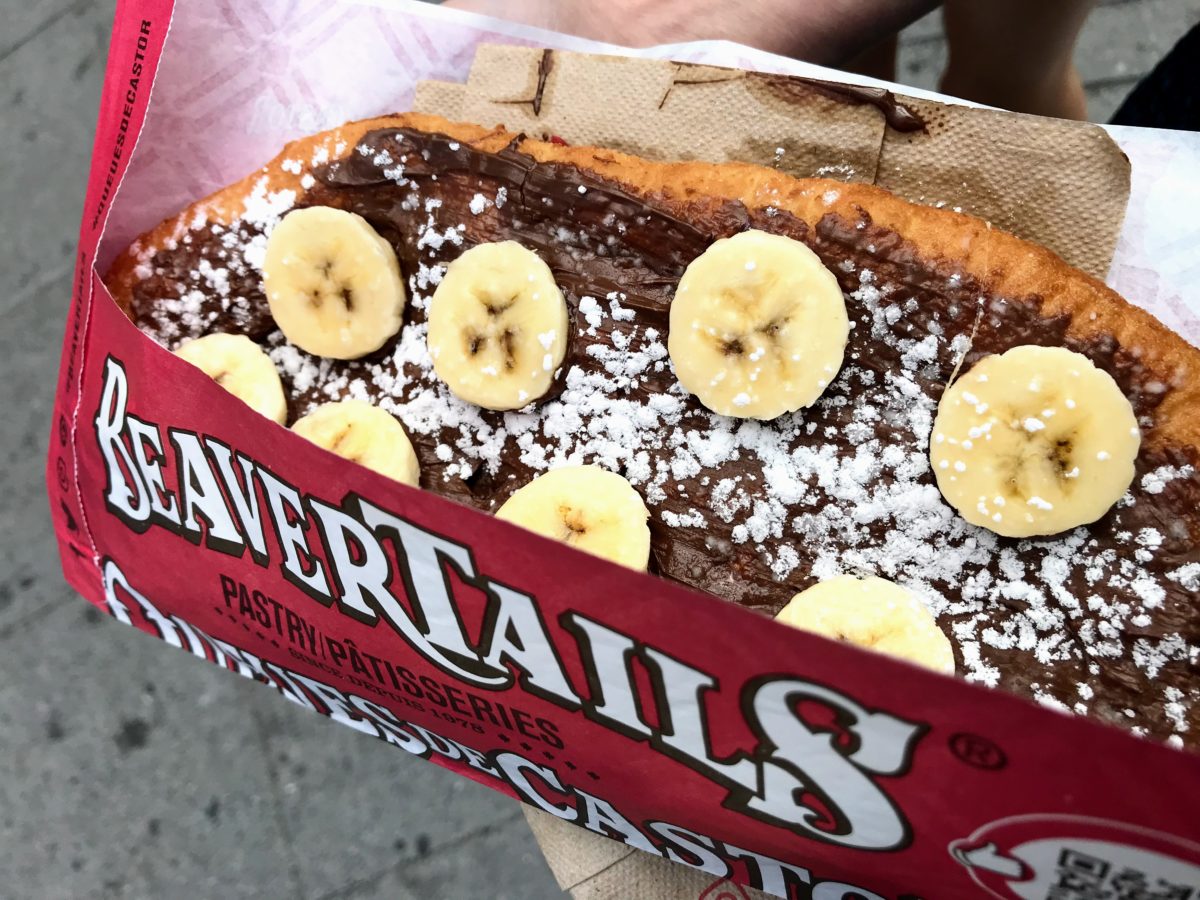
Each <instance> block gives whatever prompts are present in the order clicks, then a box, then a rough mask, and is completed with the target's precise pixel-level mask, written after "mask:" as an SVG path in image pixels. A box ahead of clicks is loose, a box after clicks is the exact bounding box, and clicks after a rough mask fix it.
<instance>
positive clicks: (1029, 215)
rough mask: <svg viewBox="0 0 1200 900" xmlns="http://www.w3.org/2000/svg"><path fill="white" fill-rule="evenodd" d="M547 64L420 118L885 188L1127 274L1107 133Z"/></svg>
mask: <svg viewBox="0 0 1200 900" xmlns="http://www.w3.org/2000/svg"><path fill="white" fill-rule="evenodd" d="M545 52H546V51H543V50H542V49H541V48H537V47H514V46H507V45H505V46H500V45H491V44H483V45H481V46H480V47H479V49H478V51H477V53H476V55H475V62H474V64H473V65H472V67H471V74H470V77H469V79H468V82H467V84H466V87H465V90H464V89H463V88H462V86H454V85H448V84H440V83H435V84H430V83H425V84H422V85H421V86H420V87H419V88H418V90H417V95H416V100H415V108H416V109H418V110H419V111H422V112H436V113H439V114H441V115H446V116H447V117H448V118H453V119H461V120H464V121H468V122H476V123H479V124H482V125H496V124H502V125H504V126H505V127H507V128H508V129H510V130H512V131H523V132H525V133H527V134H530V135H533V136H536V137H542V136H544V135H557V136H559V137H561V138H563V139H564V140H566V141H567V142H569V143H573V144H594V145H597V146H602V147H610V148H614V149H617V150H624V151H627V152H629V153H634V154H637V155H638V156H643V157H646V158H649V159H699V160H707V161H711V162H724V161H728V160H737V161H741V162H751V163H757V164H759V165H764V166H769V167H772V168H776V169H779V170H780V171H783V172H786V173H788V174H790V175H796V176H799V177H813V176H817V177H827V178H834V179H838V180H842V181H854V182H866V183H874V184H878V185H879V186H881V187H885V188H887V189H888V190H890V191H892V192H893V193H896V194H898V195H900V196H902V197H905V198H906V199H909V200H912V201H914V202H917V203H925V204H929V205H939V206H951V207H954V208H955V209H959V210H961V211H962V212H966V213H970V214H971V215H974V216H978V217H979V218H982V219H985V220H987V221H989V222H991V223H993V224H994V225H996V226H997V227H999V228H1001V229H1003V230H1005V231H1010V232H1012V233H1014V234H1017V235H1019V236H1021V237H1023V238H1026V239H1028V240H1031V241H1033V242H1035V243H1038V244H1042V245H1043V246H1046V247H1049V248H1050V249H1051V250H1053V251H1055V252H1056V253H1057V254H1058V255H1059V256H1061V257H1062V258H1063V259H1065V260H1066V261H1067V262H1069V263H1071V264H1072V265H1074V266H1077V267H1078V268H1080V269H1083V270H1084V271H1085V272H1088V273H1090V274H1092V275H1095V276H1096V277H1097V278H1100V279H1103V278H1104V277H1105V275H1106V274H1107V272H1108V269H1109V265H1110V263H1111V262H1112V258H1113V251H1114V249H1115V248H1116V244H1117V235H1118V234H1119V232H1120V230H1121V221H1122V219H1123V217H1124V214H1125V206H1126V203H1127V202H1128V199H1129V184H1130V167H1129V161H1128V160H1127V159H1126V157H1125V155H1124V154H1123V153H1122V152H1121V151H1120V149H1119V148H1118V147H1117V145H1116V143H1115V142H1114V141H1113V140H1112V138H1111V137H1109V136H1108V134H1107V133H1106V132H1105V131H1104V130H1103V129H1102V128H1100V127H1098V126H1096V125H1088V124H1083V123H1078V122H1067V121H1061V120H1055V119H1043V118H1038V117H1036V116H1024V115H1019V114H1016V113H1009V112H1002V111H999V110H989V109H975V108H971V107H965V106H957V105H950V104H945V103H939V102H936V101H932V100H918V99H916V98H911V97H907V96H898V97H897V100H898V102H901V103H903V104H904V105H905V106H907V107H908V108H910V109H912V110H914V111H916V112H917V113H918V114H919V115H920V116H921V118H923V119H924V120H925V122H926V125H927V129H926V131H923V132H907V133H906V132H900V131H896V130H894V129H892V128H890V127H888V126H887V123H886V121H885V118H884V115H883V113H882V112H881V111H880V110H879V109H878V108H877V107H876V106H873V105H871V104H867V103H856V102H853V101H852V100H850V99H848V98H846V97H845V96H844V95H843V96H840V95H838V94H837V93H830V92H827V91H823V90H821V89H820V88H819V87H815V86H813V85H811V84H810V83H808V82H806V81H804V80H803V79H799V78H794V77H791V76H786V75H766V74H761V73H756V72H745V71H741V70H738V69H727V68H717V67H713V66H705V65H697V64H693V63H678V62H670V61H667V60H659V59H641V58H631V57H619V56H598V55H591V54H585V53H573V52H568V51H562V50H554V51H550V53H551V56H550V58H549V60H550V61H549V67H548V71H546V72H544V73H543V72H542V71H540V67H541V64H542V59H543V54H544V53H545ZM539 81H544V84H543V85H542V87H541V90H540V91H539V87H538V85H539ZM535 96H539V100H540V103H539V109H538V110H536V111H535V110H534V103H533V100H534V97H535Z"/></svg>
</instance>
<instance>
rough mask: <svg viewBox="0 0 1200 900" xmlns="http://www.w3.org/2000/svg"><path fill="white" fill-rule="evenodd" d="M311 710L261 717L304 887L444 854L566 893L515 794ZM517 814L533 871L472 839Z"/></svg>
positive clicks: (498, 876)
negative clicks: (477, 849) (475, 849)
mask: <svg viewBox="0 0 1200 900" xmlns="http://www.w3.org/2000/svg"><path fill="white" fill-rule="evenodd" d="M314 718H315V717H314V716H313V714H312V713H308V712H306V711H305V710H303V709H301V708H299V707H297V706H295V705H293V704H291V703H275V704H272V705H270V706H267V707H264V708H263V710H262V711H261V715H260V717H259V719H260V724H261V728H262V731H263V733H264V735H265V747H266V751H267V753H269V754H270V757H271V761H272V764H273V766H274V768H275V770H276V773H277V776H278V781H279V788H280V808H281V811H282V815H283V818H284V820H285V822H286V823H287V824H286V828H287V831H288V834H289V837H290V839H291V841H292V843H293V846H294V847H295V848H296V851H297V866H298V869H299V872H300V877H301V879H302V881H303V884H304V890H305V895H306V896H308V897H321V896H324V895H326V894H330V893H333V892H335V891H336V890H337V889H339V888H342V887H343V886H345V885H347V884H350V883H357V882H358V881H360V880H362V879H364V878H366V879H368V880H369V879H371V878H374V877H375V876H377V875H378V876H380V877H383V874H384V873H393V874H392V875H390V876H388V877H389V878H392V879H393V880H394V879H395V878H397V877H407V872H408V871H409V869H410V868H411V867H413V866H419V865H422V864H427V861H428V860H429V859H430V858H438V859H442V858H443V857H445V858H444V859H443V861H442V865H443V867H449V868H453V867H454V866H455V865H458V864H460V863H466V861H467V860H468V859H470V860H472V862H471V864H470V865H469V866H468V868H469V869H471V870H472V872H473V877H477V878H480V879H485V878H486V879H487V881H482V880H481V881H480V882H479V883H481V884H483V883H488V884H490V883H492V881H493V880H495V881H497V882H503V881H504V880H505V879H508V880H509V881H510V882H511V881H512V880H514V879H517V880H520V881H521V882H522V884H523V885H524V890H525V896H527V897H530V898H538V897H560V896H562V894H561V892H560V891H559V890H558V888H557V886H556V885H555V884H554V881H553V878H551V876H550V873H549V870H548V869H547V868H546V865H545V862H543V861H542V859H541V855H540V854H538V853H537V849H536V847H535V846H534V844H533V840H532V837H531V835H530V833H529V829H528V828H527V827H526V826H525V820H524V818H523V817H522V816H521V815H520V807H519V806H518V804H517V802H516V801H515V800H512V799H511V798H509V797H506V796H504V795H502V794H500V793H498V792H496V791H494V790H492V789H491V788H489V787H486V786H485V785H482V784H478V783H476V782H473V781H470V780H469V779H466V778H463V777H461V776H458V775H455V774H454V773H452V772H450V771H448V770H446V769H443V768H441V767H440V766H438V765H436V764H434V763H432V762H429V761H426V760H422V759H417V758H413V757H410V756H408V754H406V753H404V752H403V751H400V750H398V749H396V748H394V747H391V746H389V745H387V744H385V743H383V742H382V741H378V740H374V739H372V738H370V737H368V736H365V735H361V734H358V733H357V732H354V731H352V730H351V729H348V728H343V727H341V726H337V725H334V724H333V723H326V722H318V723H315V724H314V722H313V719H314ZM514 817H515V819H516V820H517V824H516V826H515V827H513V828H512V829H510V831H511V833H510V834H509V837H508V840H509V842H510V843H522V842H523V844H524V845H525V849H527V850H532V853H533V857H531V858H532V859H534V860H535V861H536V862H537V863H538V864H539V865H538V866H530V867H529V869H528V871H525V870H524V868H523V867H518V866H517V865H516V863H515V860H513V859H507V858H504V857H497V856H493V855H475V854H473V853H472V852H471V851H470V848H469V847H468V846H467V844H468V843H469V841H468V839H469V838H471V837H472V836H473V835H476V834H478V833H480V832H489V831H490V830H491V829H493V828H496V827H498V826H500V825H503V824H505V823H510V822H512V821H513V820H514ZM305 848H312V852H309V851H307V850H306V849H305ZM318 848H319V849H318ZM330 851H335V852H330ZM396 873H398V874H396ZM372 896H373V895H372ZM421 896H441V897H453V896H465V895H456V894H445V893H442V894H436V893H435V894H422V895H421Z"/></svg>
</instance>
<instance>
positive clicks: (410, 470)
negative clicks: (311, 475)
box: [292, 400, 421, 487]
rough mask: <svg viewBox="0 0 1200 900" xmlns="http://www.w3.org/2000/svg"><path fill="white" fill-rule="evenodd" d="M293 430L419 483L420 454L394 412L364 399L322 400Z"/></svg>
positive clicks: (380, 470) (396, 477)
mask: <svg viewBox="0 0 1200 900" xmlns="http://www.w3.org/2000/svg"><path fill="white" fill-rule="evenodd" d="M292 431H294V432H296V434H298V435H300V436H301V437H303V438H307V439H308V440H310V441H312V442H313V443H314V444H316V445H317V446H318V447H324V448H325V449H326V450H328V451H330V452H331V453H336V454H337V455H338V456H340V457H342V458H343V459H348V460H350V461H351V462H356V463H359V464H360V465H364V466H366V467H367V468H368V469H372V470H374V471H376V472H378V473H379V474H380V475H386V476H387V477H388V478H391V479H393V480H395V481H399V482H400V483H401V484H408V485H412V486H413V487H417V485H418V483H419V481H420V478H421V469H420V465H419V463H418V462H417V454H416V452H415V451H414V450H413V445H412V442H411V441H409V439H408V435H407V434H405V433H404V426H403V425H401V424H400V423H399V422H398V421H397V420H396V418H395V417H394V416H392V415H391V414H390V413H388V412H387V411H386V410H382V409H380V408H379V407H378V406H372V405H371V404H370V403H367V402H366V401H365V400H339V401H338V402H336V403H323V404H321V405H320V406H318V407H317V408H316V409H314V410H313V411H312V412H310V413H309V414H308V415H307V416H304V417H302V418H300V419H299V420H297V422H296V424H295V425H293V426H292Z"/></svg>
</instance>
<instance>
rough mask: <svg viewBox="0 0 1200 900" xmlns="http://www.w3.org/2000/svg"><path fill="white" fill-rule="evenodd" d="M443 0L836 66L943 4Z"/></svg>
mask: <svg viewBox="0 0 1200 900" xmlns="http://www.w3.org/2000/svg"><path fill="white" fill-rule="evenodd" d="M444 5H445V6H447V7H451V8H453V9H464V10H470V11H472V12H480V13H485V14H487V15H492V16H497V17H499V18H504V19H510V20H512V21H516V22H524V23H526V24H529V25H539V26H541V27H543V28H550V29H553V30H554V31H563V32H566V33H568V34H576V35H579V36H581V37H587V38H593V39H595V40H600V41H610V42H612V43H615V44H624V45H626V46H631V47H643V46H647V45H649V44H666V43H675V42H677V41H694V40H705V39H716V38H723V39H725V40H731V41H737V42H739V43H742V44H749V45H750V46H752V47H758V48H759V49H761V50H768V51H770V52H772V53H782V54H785V55H788V56H794V57H796V58H798V59H804V60H808V61H809V62H815V63H821V64H824V65H836V64H838V63H840V62H842V61H843V60H845V59H848V58H849V57H850V56H852V55H853V54H855V53H857V52H859V51H860V50H863V49H864V48H866V47H870V46H871V45H873V44H875V43H877V42H879V41H880V40H882V39H884V38H885V37H887V36H889V35H892V34H895V33H896V32H897V31H899V30H900V29H901V28H903V27H904V26H905V25H907V24H909V23H910V22H912V21H913V20H915V19H917V18H919V17H920V16H922V15H924V14H925V13H927V12H929V11H930V10H931V9H934V8H935V7H937V6H938V5H939V4H938V0H599V2H595V0H449V2H447V3H445V4H444Z"/></svg>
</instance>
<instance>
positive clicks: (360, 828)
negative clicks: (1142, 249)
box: [0, 0, 1200, 900]
mask: <svg viewBox="0 0 1200 900" xmlns="http://www.w3.org/2000/svg"><path fill="white" fill-rule="evenodd" d="M1197 17H1200V0H1113V2H1105V3H1102V4H1101V6H1100V7H1099V9H1098V10H1097V12H1096V13H1095V15H1094V17H1093V19H1092V21H1091V23H1090V24H1089V26H1088V30H1087V32H1086V34H1085V37H1084V41H1083V46H1082V48H1081V51H1080V65H1081V68H1082V70H1083V72H1084V76H1085V79H1086V80H1087V82H1088V93H1089V96H1090V98H1091V100H1092V103H1093V111H1094V113H1095V114H1096V115H1098V116H1099V117H1100V118H1105V117H1107V115H1108V114H1109V113H1110V112H1111V110H1112V109H1114V108H1115V106H1116V104H1117V103H1118V102H1119V100H1120V98H1121V97H1122V96H1123V95H1124V93H1125V92H1126V91H1127V90H1128V89H1129V87H1130V86H1131V85H1132V84H1133V83H1134V82H1135V81H1136V79H1137V77H1138V76H1139V75H1140V74H1141V73H1142V72H1144V71H1146V70H1147V69H1148V68H1149V67H1150V66H1151V65H1152V64H1153V63H1154V61H1155V60H1156V59H1158V58H1159V57H1160V56H1161V55H1162V54H1163V53H1164V52H1165V51H1166V49H1167V48H1168V47H1169V46H1170V44H1171V43H1172V42H1173V40H1174V39H1175V38H1176V37H1178V36H1179V35H1180V34H1182V32H1183V31H1184V29H1185V28H1186V27H1187V26H1188V25H1189V24H1190V23H1192V22H1194V21H1196V19H1197ZM111 18H112V0H99V2H71V0H40V2H37V3H33V2H28V0H24V2H22V0H0V21H3V22H4V28H3V31H0V121H3V124H4V127H3V128H2V129H0V173H2V174H0V210H3V218H2V219H0V246H3V247H4V248H5V252H6V257H7V258H6V262H5V265H4V266H3V268H2V270H0V287H2V289H0V383H3V384H4V385H5V390H6V396H7V398H8V410H9V412H8V415H9V418H8V420H7V421H6V424H5V426H4V427H3V428H2V429H0V759H2V760H3V765H2V766H0V896H4V897H14V898H18V897H19V898H86V897H114V898H115V897H125V898H134V897H139V898H140V897H177V896H194V897H204V898H207V897H254V898H262V900H272V898H301V900H320V898H328V900H333V898H363V900H366V898H376V897H390V898H407V897H414V898H415V897H421V898H460V897H469V896H492V897H498V898H501V897H522V898H526V900H534V898H538V897H552V896H558V891H557V889H556V887H555V885H554V882H553V879H552V878H551V877H550V874H549V872H548V870H547V869H546V867H545V864H544V863H543V862H542V860H541V857H540V855H539V854H538V852H537V848H536V846H535V845H534V844H533V842H532V840H531V838H530V837H529V834H528V831H527V830H526V827H525V824H524V821H523V820H522V818H521V816H520V813H519V810H518V809H517V807H516V805H515V804H514V803H512V802H510V801H508V800H506V799H505V798H503V797H501V796H500V795H498V794H496V793H494V792H492V791H490V790H488V789H486V788H484V787H481V786H479V785H475V784H473V783H470V782H467V781H465V780H463V779H460V778H457V777H455V776H451V775H450V774H448V773H446V772H444V771H443V770H441V769H439V768H437V767H436V766H433V765H430V764H428V763H424V762H420V761H418V760H415V759H412V758H410V757H408V756H407V755H405V754H403V753H399V752H396V751H394V750H392V749H390V748H388V747H386V746H385V745H384V744H382V743H380V742H376V741H371V740H369V739H368V738H366V737H364V736H362V735H359V734H357V733H355V732H352V731H350V730H349V729H345V728H339V727H337V726H335V725H333V724H332V723H329V722H327V721H324V720H322V719H319V718H317V717H315V716H312V715H311V714H308V713H305V712H303V711H302V710H300V709H299V708H298V707H295V706H293V705H291V704H288V703H283V702H282V701H281V700H280V699H279V698H278V697H276V696H275V695H274V694H272V693H271V692H269V691H266V690H263V689H262V688H260V687H259V686H257V685H255V684H252V683H250V682H246V681H243V680H241V679H238V678H233V677H231V676H229V675H227V674H225V673H222V672H219V671H217V670H216V669H215V668H214V667H211V666H206V665H204V664H202V663H200V662H198V661H196V660H194V659H192V658H190V657H187V656H185V655H184V654H181V653H178V652H176V651H174V650H172V649H170V648H168V647H167V646H166V645H164V644H161V643H158V642H156V641H153V640H150V639H148V638H145V637H143V636H141V635H138V634H136V633H134V632H132V631H131V630H129V629H125V628H123V627H122V626H119V625H117V624H115V623H113V622H110V621H108V620H107V619H104V618H103V617H101V616H100V615H99V614H97V613H95V612H94V611H91V610H90V609H89V608H88V607H87V606H86V604H84V603H83V602H81V601H79V600H78V599H77V598H75V597H73V596H72V595H71V593H70V591H69V590H68V589H67V588H66V586H65V584H64V583H63V581H62V579H61V576H60V574H59V569H58V561H57V559H56V556H55V551H54V542H53V540H52V533H51V529H50V523H49V517H48V515H47V510H46V500H45V492H44V489H43V486H42V474H41V472H42V465H43V459H44V454H45V441H46V434H47V431H48V424H47V423H48V422H49V415H50V404H51V394H52V391H53V384H54V380H55V371H56V367H57V362H58V354H59V346H60V342H61V340H62V333H63V322H64V318H65V314H66V305H67V300H68V297H69V295H70V268H71V257H72V253H73V247H74V239H75V234H76V231H77V228H78V216H79V209H80V204H81V202H82V196H83V187H84V178H85V171H86V166H87V162H88V156H89V153H90V149H91V138H92V129H93V124H94V120H95V114H96V104H97V98H98V96H99V89H100V80H101V77H102V74H103V68H104V59H105V53H106V47H107V37H108V30H109V26H110V22H111ZM944 53H945V48H944V44H943V42H942V40H941V36H940V28H939V25H938V20H937V19H936V17H931V18H929V19H927V20H923V21H922V22H920V23H918V24H917V25H916V26H914V27H913V28H912V29H910V30H909V31H908V32H906V34H905V35H904V38H903V43H902V53H901V77H902V79H903V80H906V81H909V82H911V83H913V84H919V85H922V86H926V87H933V86H935V85H936V77H937V70H938V67H939V65H940V62H941V60H943V59H944Z"/></svg>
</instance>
